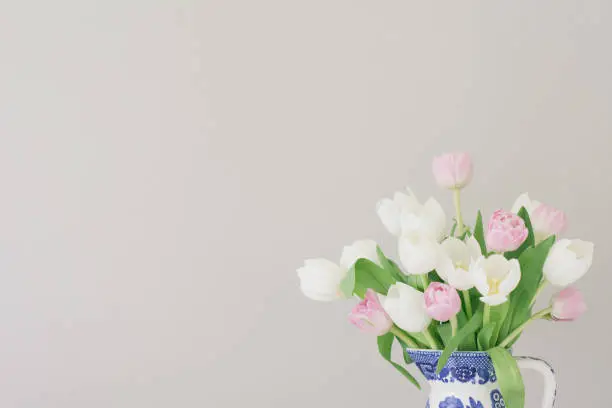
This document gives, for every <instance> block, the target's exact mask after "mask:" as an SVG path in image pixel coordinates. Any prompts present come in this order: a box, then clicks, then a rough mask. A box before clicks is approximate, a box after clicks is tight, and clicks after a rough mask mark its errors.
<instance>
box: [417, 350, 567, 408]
mask: <svg viewBox="0 0 612 408" xmlns="http://www.w3.org/2000/svg"><path fill="white" fill-rule="evenodd" d="M408 354H409V355H410V357H411V358H412V360H413V361H414V363H415V364H416V366H417V367H418V368H419V370H421V372H422V373H423V375H424V376H425V378H426V379H427V381H428V382H429V385H430V387H431V392H430V395H429V400H428V401H427V408H504V407H505V406H506V404H505V402H504V397H503V395H502V393H501V391H500V388H499V382H498V381H497V375H496V374H495V369H494V368H493V362H492V361H491V358H490V357H489V355H488V354H487V353H485V352H463V351H458V352H454V353H453V354H451V356H450V358H449V359H448V362H447V363H446V366H445V367H444V368H443V369H442V370H441V371H440V373H438V374H437V373H436V366H437V364H438V359H439V358H440V355H441V354H442V352H441V351H439V350H412V349H408ZM516 359H517V361H518V364H519V366H520V367H523V368H530V369H534V370H537V371H538V372H540V373H541V374H542V375H543V376H544V378H545V388H544V393H545V395H544V399H543V405H542V406H543V408H552V407H553V405H554V399H555V393H556V382H555V379H554V372H553V370H552V369H551V368H550V366H549V365H548V364H547V363H546V362H544V361H542V360H539V359H535V358H530V357H516Z"/></svg>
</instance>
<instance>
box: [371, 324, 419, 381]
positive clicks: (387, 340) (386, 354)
mask: <svg viewBox="0 0 612 408" xmlns="http://www.w3.org/2000/svg"><path fill="white" fill-rule="evenodd" d="M394 341H395V336H394V335H393V334H392V333H387V334H385V335H383V336H379V337H378V352H379V353H380V355H381V356H382V357H383V358H384V359H385V360H387V361H388V362H389V363H391V365H392V366H393V367H395V369H396V370H397V371H399V372H400V373H402V375H403V376H404V377H406V378H407V379H408V380H409V381H410V382H411V383H412V384H414V385H415V386H416V387H417V388H418V389H419V390H420V389H421V385H420V384H419V382H418V381H417V380H416V378H414V376H413V375H412V374H410V373H409V372H408V370H406V369H405V368H404V367H402V366H401V365H399V364H397V363H395V362H393V361H391V348H392V347H393V342H394ZM405 358H406V357H404V359H405Z"/></svg>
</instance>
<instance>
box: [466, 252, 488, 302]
mask: <svg viewBox="0 0 612 408" xmlns="http://www.w3.org/2000/svg"><path fill="white" fill-rule="evenodd" d="M485 261H486V258H485V257H484V256H480V257H479V258H478V259H477V260H476V261H475V262H473V263H472V264H471V265H470V274H471V275H472V281H473V283H474V286H475V287H476V289H478V292H480V293H481V294H482V295H485V296H486V295H488V294H489V282H488V281H487V272H486V271H485V268H484V263H485Z"/></svg>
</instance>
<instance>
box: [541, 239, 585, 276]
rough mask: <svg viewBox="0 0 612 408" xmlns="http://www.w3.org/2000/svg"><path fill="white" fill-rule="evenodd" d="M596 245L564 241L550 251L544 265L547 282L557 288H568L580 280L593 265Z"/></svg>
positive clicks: (579, 241)
mask: <svg viewBox="0 0 612 408" xmlns="http://www.w3.org/2000/svg"><path fill="white" fill-rule="evenodd" d="M593 250H594V245H593V243H592V242H587V241H582V240H579V239H572V240H570V239H562V240H559V241H557V242H556V243H555V244H554V245H553V247H552V248H551V249H550V252H549V254H548V257H547V258H546V262H545V263H544V276H545V277H546V280H547V281H548V282H550V283H552V284H553V285H556V286H568V285H571V284H572V283H574V282H576V281H577V280H578V279H580V278H581V277H582V276H583V275H584V274H585V273H587V271H588V270H589V268H590V267H591V264H592V263H593Z"/></svg>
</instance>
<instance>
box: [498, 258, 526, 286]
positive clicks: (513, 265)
mask: <svg viewBox="0 0 612 408" xmlns="http://www.w3.org/2000/svg"><path fill="white" fill-rule="evenodd" d="M508 263H509V267H510V269H509V270H508V274H507V275H506V277H505V279H504V280H503V281H501V283H500V284H499V292H500V293H503V294H506V295H508V294H509V293H510V292H512V291H513V290H514V289H515V288H516V287H517V285H518V284H519V281H520V280H521V265H520V264H519V261H518V260H516V259H511V260H510V261H508Z"/></svg>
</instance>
